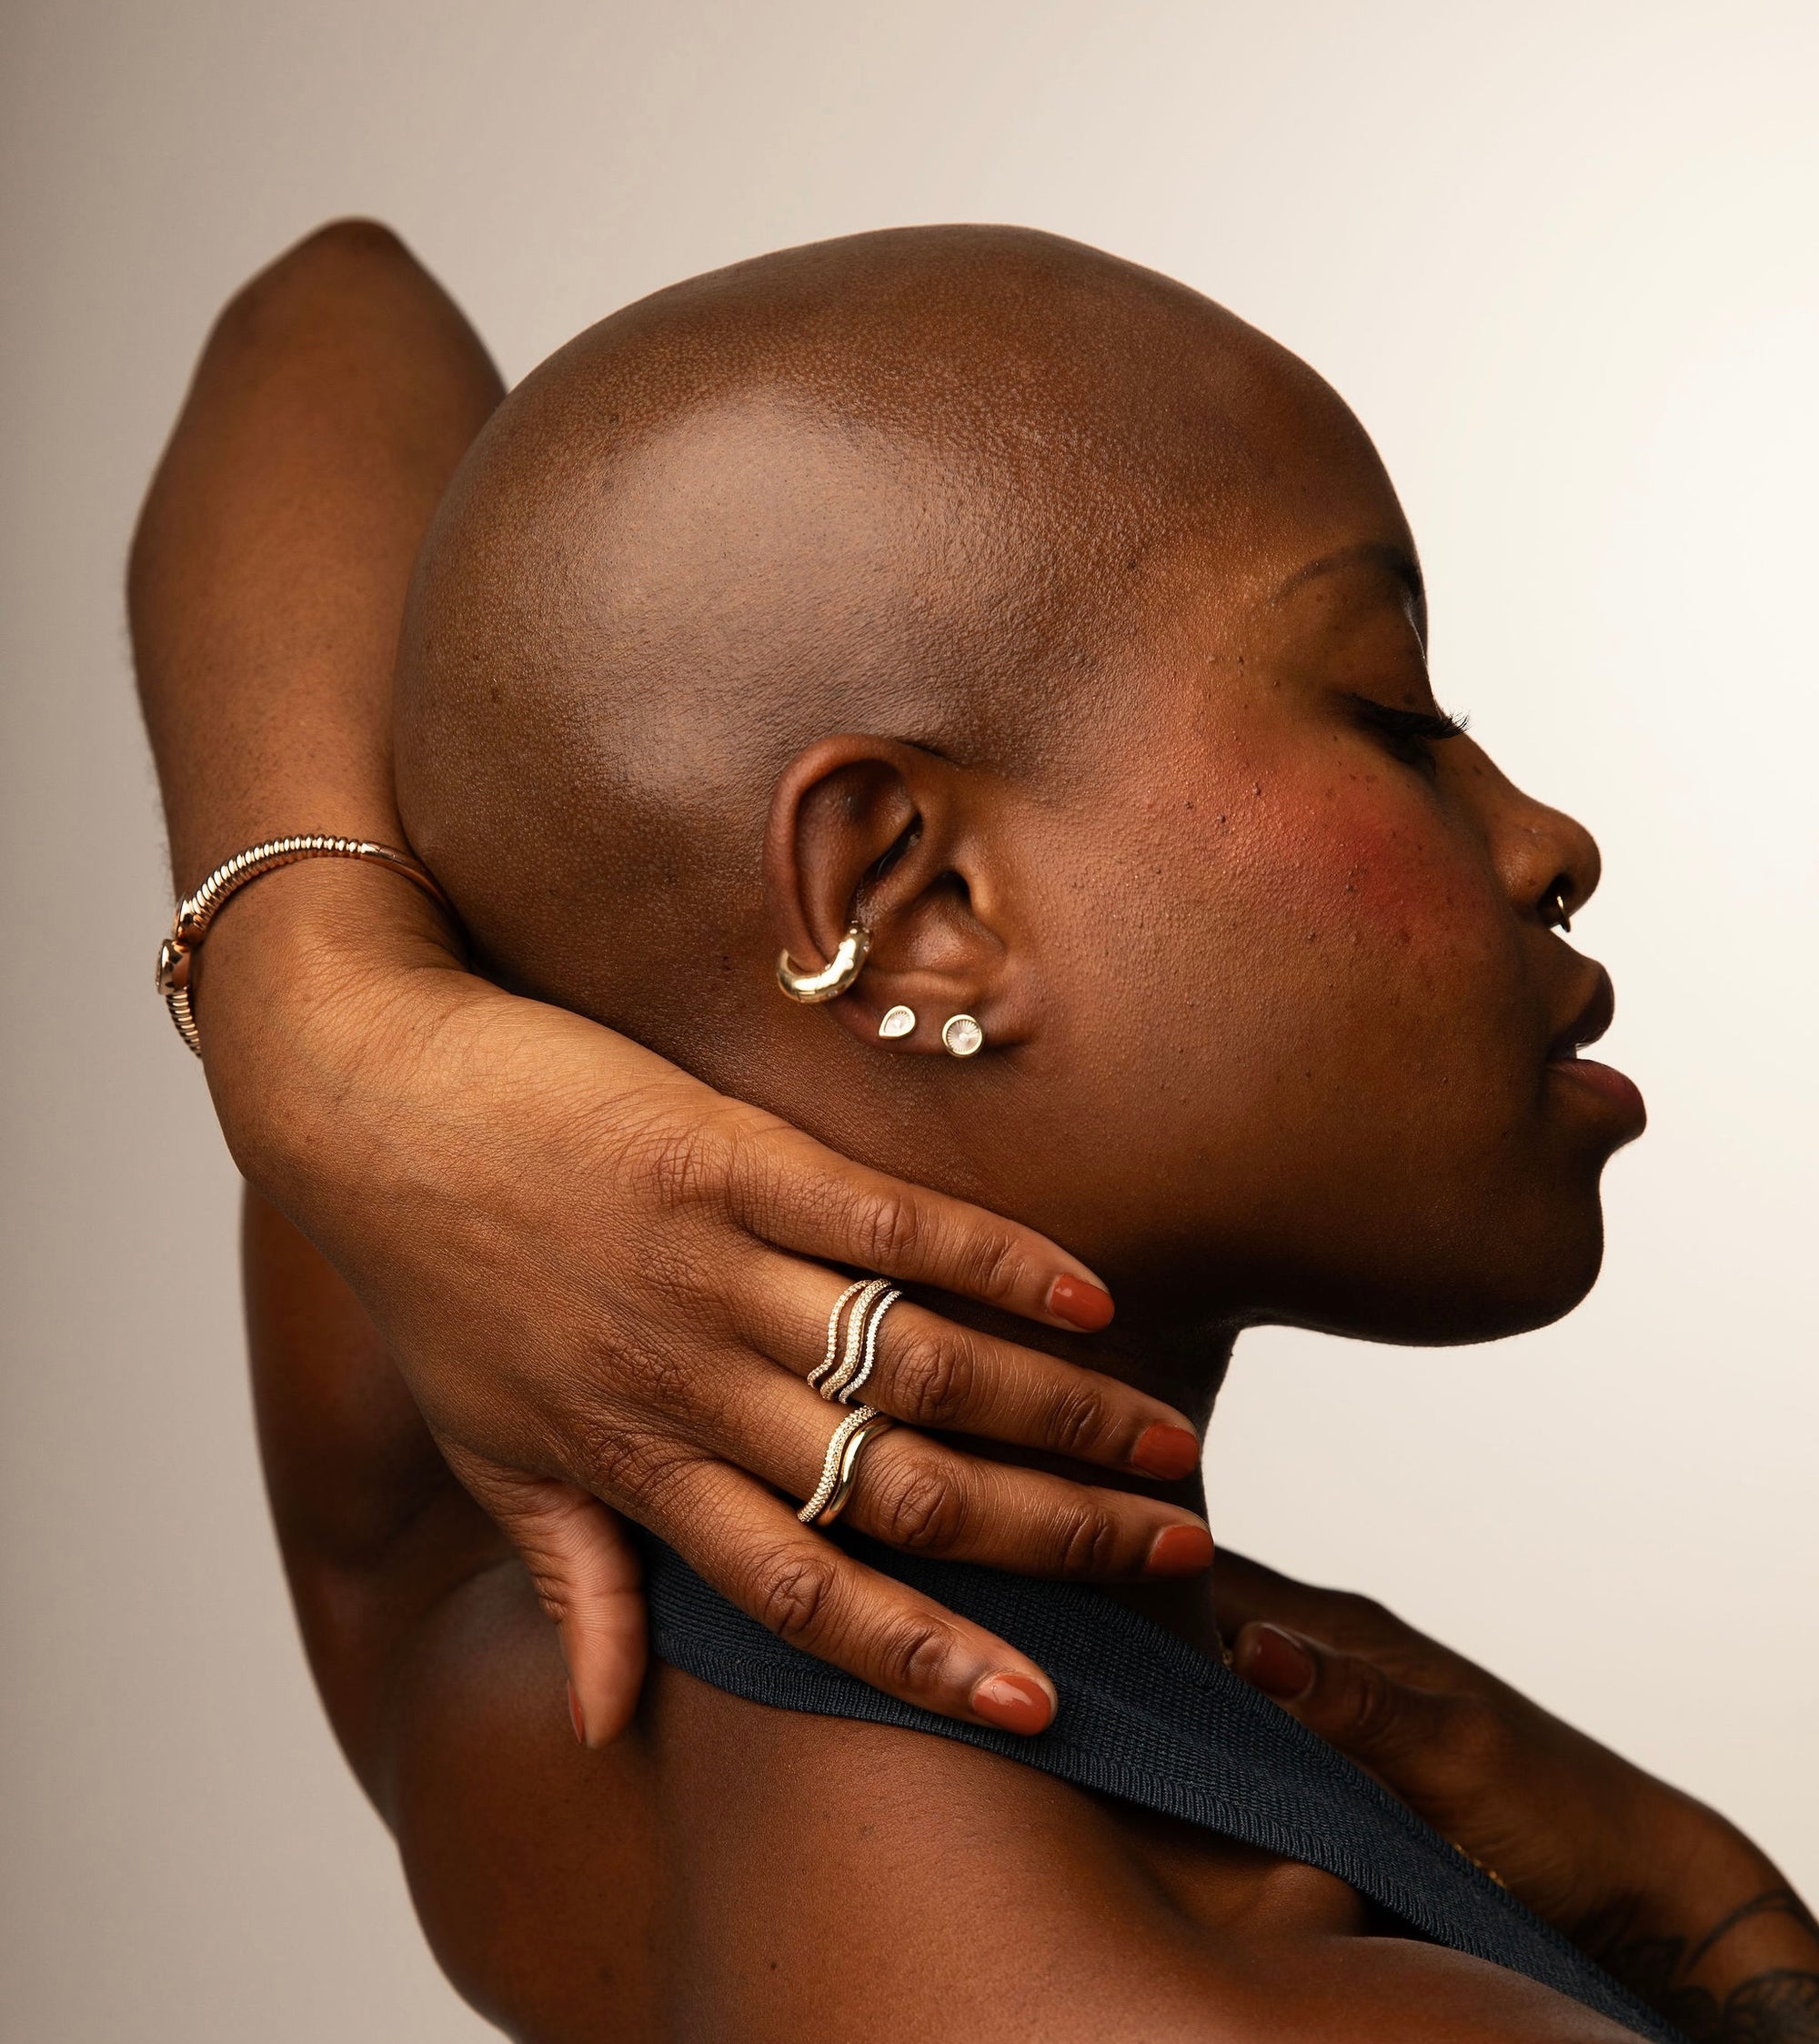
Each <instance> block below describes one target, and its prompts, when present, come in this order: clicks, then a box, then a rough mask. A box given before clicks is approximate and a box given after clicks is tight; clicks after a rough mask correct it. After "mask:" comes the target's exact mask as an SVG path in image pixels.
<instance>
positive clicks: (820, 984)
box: [777, 917, 1565, 1058]
mask: <svg viewBox="0 0 1819 2044" xmlns="http://www.w3.org/2000/svg"><path fill="white" fill-rule="evenodd" d="M1564 920H1565V919H1564V917H1563V918H1562V921H1564ZM870 949H871V931H869V930H868V929H867V928H866V926H865V925H864V923H862V922H850V923H849V924H848V925H847V933H846V935H845V936H844V937H842V938H841V939H840V941H839V944H838V946H837V947H836V948H835V951H834V955H833V956H832V957H831V958H830V959H829V961H828V962H827V963H826V964H825V965H823V966H822V967H821V968H820V969H819V971H818V972H803V971H802V970H801V969H800V968H799V966H798V965H796V964H795V962H793V961H792V960H791V958H790V956H789V952H787V951H784V952H778V954H777V983H778V985H779V987H781V988H782V990H783V992H785V993H786V994H787V995H788V996H789V999H790V1000H791V1001H799V1002H802V1004H803V1005H804V1006H805V1007H814V1006H815V1005H817V1004H818V1003H819V1002H823V1001H838V1000H839V997H840V995H841V994H843V993H845V992H847V991H848V989H849V987H850V986H851V985H852V983H853V982H854V981H855V980H857V979H858V978H859V974H860V972H863V971H864V969H865V961H866V954H867V952H869V951H870ZM915 1027H916V1011H915V1010H914V1009H913V1008H906V1007H904V1006H903V1005H902V1004H901V1002H899V1004H898V1005H897V1006H896V1007H894V1008H889V1009H887V1010H886V1011H885V1013H884V1016H883V1018H882V1020H881V1021H880V1022H879V1025H878V1033H879V1036H880V1037H882V1038H883V1040H884V1041H885V1042H887V1043H889V1042H896V1041H897V1040H898V1039H899V1037H904V1036H908V1035H909V1034H910V1032H911V1031H912V1030H913V1029H914V1028H915ZM941 1042H942V1045H943V1047H944V1048H945V1049H946V1050H947V1052H948V1053H949V1055H950V1056H951V1057H957V1058H970V1057H975V1056H977V1055H978V1053H979V1052H980V1051H982V1050H983V1049H984V1048H985V1032H984V1030H982V1029H981V1028H980V1025H979V1022H977V1020H976V1019H975V1018H974V1017H973V1016H971V1015H950V1016H949V1017H948V1019H947V1021H946V1022H943V1023H942V1025H941Z"/></svg>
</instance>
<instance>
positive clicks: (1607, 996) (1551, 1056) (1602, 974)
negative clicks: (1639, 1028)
mask: <svg viewBox="0 0 1819 2044" xmlns="http://www.w3.org/2000/svg"><path fill="white" fill-rule="evenodd" d="M1593 974H1594V977H1593V982H1592V988H1591V991H1590V992H1588V993H1587V994H1586V996H1585V999H1584V1000H1583V1002H1581V1003H1580V1004H1579V1010H1578V1012H1577V1013H1576V1014H1575V1015H1574V1016H1573V1020H1572V1021H1571V1022H1568V1023H1567V1024H1566V1025H1565V1027H1564V1028H1563V1029H1561V1030H1560V1031H1558V1032H1556V1033H1555V1035H1554V1038H1553V1042H1551V1043H1549V1045H1548V1047H1547V1062H1549V1063H1550V1064H1562V1063H1567V1062H1571V1061H1573V1059H1575V1058H1577V1057H1578V1055H1579V1053H1580V1052H1581V1051H1582V1050H1583V1049H1584V1047H1585V1046H1586V1044H1588V1043H1595V1042H1597V1041H1598V1039H1599V1038H1600V1037H1601V1036H1602V1035H1603V1033H1604V1032H1605V1031H1606V1030H1607V1029H1609V1028H1610V1026H1611V1023H1612V1021H1613V1018H1614V1017H1615V1015H1616V1012H1617V990H1616V988H1615V987H1613V985H1612V984H1611V975H1610V974H1609V973H1608V972H1606V971H1605V970H1604V968H1603V966H1602V965H1596V966H1593Z"/></svg>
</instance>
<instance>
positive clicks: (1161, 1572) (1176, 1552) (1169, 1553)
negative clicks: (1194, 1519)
mask: <svg viewBox="0 0 1819 2044" xmlns="http://www.w3.org/2000/svg"><path fill="white" fill-rule="evenodd" d="M1211 1566H1212V1536H1211V1534H1210V1533H1209V1532H1208V1531H1207V1530H1206V1528H1205V1527H1204V1526H1203V1525H1165V1526H1164V1527H1163V1528H1162V1530H1161V1532H1160V1533H1159V1534H1158V1535H1157V1536H1156V1537H1155V1539H1154V1540H1152V1541H1151V1544H1150V1558H1149V1560H1148V1561H1146V1562H1145V1563H1144V1564H1143V1569H1144V1573H1145V1574H1146V1575H1150V1576H1198V1575H1199V1574H1200V1573H1201V1570H1202V1569H1207V1568H1211Z"/></svg>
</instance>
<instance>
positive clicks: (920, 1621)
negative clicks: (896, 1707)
mask: <svg viewBox="0 0 1819 2044" xmlns="http://www.w3.org/2000/svg"><path fill="white" fill-rule="evenodd" d="M957 1644H958V1642H957V1640H956V1637H955V1635H954V1632H953V1630H952V1628H951V1627H950V1626H945V1625H943V1624H942V1623H941V1621H940V1619H939V1618H936V1617H933V1616H923V1615H921V1614H920V1613H916V1614H906V1615H905V1616H902V1617H900V1618H893V1619H892V1620H891V1621H890V1623H889V1625H888V1626H886V1628H885V1630H884V1632H883V1634H882V1635H881V1636H880V1637H879V1642H878V1651H877V1655H876V1658H875V1663H874V1665H875V1666H876V1668H877V1671H878V1679H879V1683H880V1686H881V1687H884V1688H887V1689H895V1690H897V1691H898V1692H899V1694H900V1693H903V1692H909V1693H910V1694H912V1695H921V1696H925V1697H927V1696H932V1695H933V1694H934V1693H935V1692H936V1691H937V1690H938V1689H939V1688H940V1681H941V1676H942V1673H943V1671H944V1670H945V1669H946V1667H947V1666H948V1664H949V1662H950V1659H951V1658H952V1656H953V1652H954V1648H955V1646H956V1645H957Z"/></svg>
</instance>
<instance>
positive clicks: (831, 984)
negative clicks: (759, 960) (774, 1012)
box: [777, 922, 871, 1008]
mask: <svg viewBox="0 0 1819 2044" xmlns="http://www.w3.org/2000/svg"><path fill="white" fill-rule="evenodd" d="M870 949H871V931H869V930H868V929H867V928H866V927H865V925H864V924H863V923H862V922H850V923H849V924H848V925H847V933H846V935H845V936H844V937H842V938H841V939H840V941H839V945H838V946H837V948H836V949H835V952H834V955H833V956H832V957H831V958H830V959H829V961H828V962H827V963H826V964H825V965H823V966H822V967H821V968H820V969H819V971H818V972H801V971H799V969H798V968H797V966H796V965H795V964H794V963H792V962H791V960H790V957H789V952H787V951H780V952H778V954H777V983H778V985H779V986H780V987H781V988H782V989H783V991H784V992H785V993H787V994H788V995H789V998H790V1000H792V1001H799V1002H802V1004H803V1006H804V1007H809V1008H812V1007H813V1006H815V1004H816V1003H817V1002H822V1001H838V1000H839V997H840V995H841V994H843V993H844V992H846V991H847V989H848V988H849V986H851V984H852V983H853V982H854V981H855V980H856V979H858V977H859V974H860V972H862V971H864V969H865V954H866V953H867V952H869V950H870Z"/></svg>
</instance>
